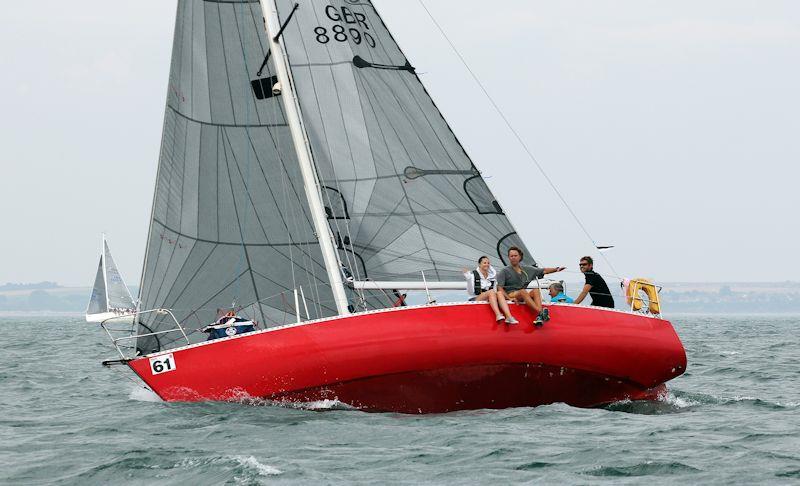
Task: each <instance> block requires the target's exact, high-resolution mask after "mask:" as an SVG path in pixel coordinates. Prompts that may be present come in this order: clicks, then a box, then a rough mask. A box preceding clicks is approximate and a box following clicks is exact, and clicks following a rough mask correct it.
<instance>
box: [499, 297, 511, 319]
mask: <svg viewBox="0 0 800 486" xmlns="http://www.w3.org/2000/svg"><path fill="white" fill-rule="evenodd" d="M506 300H507V297H506V294H505V293H503V292H499V293H498V294H497V304H498V306H499V307H500V310H501V311H503V315H505V316H506V319H507V318H509V317H511V309H509V308H508V302H506Z"/></svg>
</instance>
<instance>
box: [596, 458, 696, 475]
mask: <svg viewBox="0 0 800 486" xmlns="http://www.w3.org/2000/svg"><path fill="white" fill-rule="evenodd" d="M695 472H700V469H697V468H695V467H692V466H688V465H686V464H683V463H680V462H653V461H645V462H642V463H639V464H634V465H631V466H600V467H598V468H596V469H590V470H589V471H585V472H584V474H587V475H589V476H612V477H635V476H662V475H671V474H686V473H695Z"/></svg>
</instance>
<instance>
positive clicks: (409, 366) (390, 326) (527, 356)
mask: <svg viewBox="0 0 800 486" xmlns="http://www.w3.org/2000/svg"><path fill="white" fill-rule="evenodd" d="M512 312H513V313H514V315H515V316H516V317H517V318H518V319H519V320H520V322H521V323H520V324H518V325H515V326H507V325H505V324H496V323H494V322H493V313H492V312H491V310H490V308H489V306H488V305H486V304H485V303H483V304H473V303H463V304H441V305H430V306H417V307H406V308H398V309H389V310H385V311H375V312H369V313H363V314H355V315H352V316H347V317H337V318H331V319H323V320H319V321H312V322H309V323H304V324H301V325H293V326H287V327H283V328H276V329H269V330H266V331H261V332H256V333H251V334H244V335H242V336H236V337H232V338H223V339H219V340H216V341H211V342H207V343H201V344H195V345H192V346H187V347H184V348H178V349H174V350H170V351H168V352H166V353H157V354H154V355H151V356H148V357H143V358H138V359H136V360H133V361H131V362H130V363H129V365H130V367H131V368H132V369H133V370H134V371H135V372H136V373H137V374H138V375H139V376H140V377H141V378H142V379H143V380H144V381H145V382H146V383H147V384H148V385H149V386H150V387H151V388H152V389H153V391H155V392H156V393H157V394H158V395H159V396H160V397H161V398H163V399H164V400H169V401H173V400H175V401H199V400H238V399H242V398H248V397H252V398H266V399H273V400H291V401H299V402H309V401H316V400H320V399H338V400H339V401H341V402H343V403H346V404H350V405H352V406H355V407H358V408H361V409H365V410H382V411H395V412H404V413H430V412H447V411H453V410H465V409H477V408H505V407H518V406H534V405H541V404H546V403H553V402H565V403H568V404H571V405H575V406H581V407H589V406H596V405H601V404H605V403H611V402H614V401H619V400H623V399H634V400H636V399H651V398H655V397H656V396H657V395H658V394H659V393H662V392H663V391H664V389H665V387H664V385H663V384H664V383H665V382H666V381H668V380H670V379H672V378H674V377H676V376H678V375H680V374H681V373H683V372H684V370H685V369H686V354H685V352H684V349H683V345H682V344H681V342H680V339H679V338H678V336H677V334H676V333H675V331H674V329H673V328H672V325H671V324H670V323H669V321H665V320H662V319H655V318H652V317H647V316H643V315H639V314H631V313H626V312H619V311H614V310H608V309H600V308H596V307H594V308H593V307H580V306H572V305H552V306H550V315H551V320H550V321H549V322H548V323H546V324H545V325H544V326H543V327H541V328H536V327H534V326H533V325H532V324H531V322H532V320H533V316H532V315H531V313H530V312H529V311H528V309H527V308H524V307H521V306H513V305H512ZM167 353H172V355H173V359H174V365H175V369H174V370H173V371H169V372H165V373H160V374H153V372H152V370H151V364H150V358H153V357H157V356H163V355H165V354H167Z"/></svg>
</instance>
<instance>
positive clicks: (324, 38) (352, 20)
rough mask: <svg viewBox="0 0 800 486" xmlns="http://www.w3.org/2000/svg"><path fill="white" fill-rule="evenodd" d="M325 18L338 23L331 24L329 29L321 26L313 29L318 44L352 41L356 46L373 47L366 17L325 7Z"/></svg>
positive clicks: (345, 10) (373, 42) (340, 9)
mask: <svg viewBox="0 0 800 486" xmlns="http://www.w3.org/2000/svg"><path fill="white" fill-rule="evenodd" d="M325 16H326V17H328V18H329V19H331V20H332V21H334V22H340V23H338V24H333V26H332V27H331V28H330V29H328V28H327V27H323V26H321V25H320V26H318V27H314V35H315V36H316V38H317V42H319V43H320V44H327V43H328V42H330V41H331V40H335V41H338V42H347V41H348V40H349V39H352V41H353V42H355V43H356V44H358V45H360V44H361V43H362V42H363V43H365V44H366V45H368V46H370V47H373V48H374V47H375V38H374V37H372V36H371V35H370V33H369V32H367V31H368V30H370V28H369V25H368V24H367V16H366V15H364V14H363V13H361V12H353V11H352V10H350V9H349V8H347V7H341V8H336V7H334V6H333V5H328V6H327V7H325ZM342 24H344V25H342ZM345 26H346V27H345Z"/></svg>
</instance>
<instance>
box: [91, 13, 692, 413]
mask: <svg viewBox="0 0 800 486" xmlns="http://www.w3.org/2000/svg"><path fill="white" fill-rule="evenodd" d="M167 96H168V97H167V108H166V114H165V122H164V135H163V138H162V149H161V155H160V161H159V170H158V176H157V182H156V191H155V196H154V202H153V212H152V218H151V224H150V231H149V236H148V244H147V252H146V256H145V262H144V268H143V272H142V280H141V285H140V290H139V299H138V304H137V310H136V312H135V313H132V314H126V315H125V316H124V318H125V319H126V320H125V321H124V322H130V321H131V317H133V322H134V326H133V329H131V328H130V327H129V325H127V324H123V325H122V327H118V324H115V322H123V319H122V318H121V317H114V318H111V319H109V320H107V321H105V322H104V323H103V324H102V325H103V327H104V329H106V331H108V332H109V335H110V336H111V337H112V339H113V341H114V344H115V345H116V346H117V349H118V351H119V352H120V355H121V359H119V360H114V361H113V362H116V363H125V364H127V365H128V366H129V367H130V368H131V369H132V370H133V371H134V372H135V373H136V374H137V375H138V376H139V377H140V378H141V379H142V380H143V381H144V382H145V383H146V384H147V385H148V386H149V387H150V388H151V389H152V390H153V391H154V392H155V393H157V394H158V395H159V396H160V397H161V398H163V399H164V400H175V401H197V400H242V399H250V398H257V399H267V400H275V401H289V402H312V401H317V400H329V399H330V400H338V401H340V402H342V403H345V404H348V405H351V406H354V407H357V408H360V409H363V410H380V411H396V412H405V413H428V412H447V411H452V410H462V409H475V408H503V407H514V406H533V405H539V404H544V403H552V402H565V403H569V404H572V405H576V406H586V407H588V406H597V405H601V404H605V403H610V402H614V401H618V400H623V399H634V400H635V399H654V398H656V397H658V396H659V395H660V394H662V393H664V391H665V385H664V383H665V382H666V381H668V380H670V379H672V378H674V377H676V376H678V375H680V374H681V373H683V371H684V370H685V367H686V355H685V352H684V349H683V346H682V344H681V342H680V339H679V338H678V336H677V335H676V333H675V331H674V329H673V327H672V325H671V324H670V323H669V322H668V321H666V320H663V319H661V317H660V315H658V314H657V312H658V311H659V309H658V306H657V305H650V306H642V305H637V302H638V300H637V299H638V298H639V297H638V295H632V298H633V299H634V300H633V302H634V305H633V306H632V307H631V309H630V310H628V311H620V310H614V309H605V308H597V307H582V306H576V305H570V304H546V305H547V306H548V309H549V311H550V317H551V318H550V320H549V321H548V322H546V323H545V325H544V326H541V327H537V326H534V325H533V320H534V318H535V316H534V315H532V313H531V312H530V310H529V309H528V308H527V307H525V306H521V305H516V304H511V313H512V314H513V316H514V317H516V318H517V319H518V320H519V321H520V322H519V324H514V325H511V324H505V323H502V322H497V321H495V319H494V317H495V316H494V313H493V312H492V311H491V310H490V307H489V305H488V304H487V303H485V302H461V303H443V304H436V303H434V302H433V301H432V300H431V299H430V294H428V295H429V298H428V303H427V304H424V305H414V306H406V305H405V302H404V294H403V292H404V291H407V290H425V291H426V292H428V293H429V292H430V291H432V290H445V289H458V288H461V289H463V288H464V287H465V286H466V285H468V284H466V283H465V282H464V280H463V277H462V270H461V269H462V268H463V267H464V266H468V265H471V264H472V263H473V262H475V261H477V260H478V258H479V257H480V256H481V255H492V258H497V259H499V260H500V261H502V262H503V263H505V260H504V259H505V257H506V254H507V250H508V249H509V248H510V247H518V248H521V249H523V250H524V252H525V254H526V255H530V251H528V248H527V247H526V246H525V242H524V241H523V240H522V238H520V237H519V235H518V234H517V233H516V231H515V230H514V227H513V226H512V224H511V222H510V220H509V218H508V216H507V215H506V213H505V211H504V210H503V208H502V206H501V205H500V204H499V202H498V201H497V199H496V198H495V197H494V195H493V194H492V191H491V190H490V189H489V187H488V186H487V185H486V183H485V182H484V180H483V178H482V176H481V173H480V172H479V171H478V169H477V168H476V166H475V165H474V164H473V162H472V160H471V159H470V158H469V156H468V155H467V154H466V152H465V151H464V149H463V148H462V146H461V145H460V143H459V142H458V140H457V139H456V138H455V135H454V134H453V133H452V131H451V130H450V128H449V126H448V125H447V122H446V121H445V120H444V118H443V117H442V116H441V114H440V113H439V111H438V109H437V108H436V105H434V104H433V102H432V101H431V99H430V97H429V95H428V93H427V91H426V90H425V88H424V87H423V85H422V83H421V82H420V80H419V78H418V77H417V75H416V70H415V68H414V67H413V66H412V65H411V63H410V62H409V61H408V60H407V59H406V58H405V56H404V55H403V53H402V52H401V51H400V49H399V47H398V46H397V44H396V43H395V41H394V39H393V38H392V36H391V34H390V33H389V31H388V29H387V28H386V26H385V25H384V24H383V21H382V20H381V18H380V16H379V15H378V13H377V12H376V11H375V9H374V7H373V6H372V4H371V3H370V2H369V1H368V0H328V1H326V0H312V1H308V2H304V3H302V4H296V3H293V2H291V1H286V0H277V1H275V0H262V1H260V2H252V1H250V0H242V1H236V0H230V1H227V2H221V3H220V2H215V3H208V2H200V1H195V0H179V2H178V20H177V23H176V33H175V44H174V50H173V58H172V69H171V74H170V90H169V92H168V95H167ZM527 258H528V261H526V263H528V264H532V265H536V262H535V261H531V257H530V256H528V257H527ZM460 279H461V280H460ZM533 285H534V287H538V282H537V283H534V284H533ZM653 288H654V287H653ZM648 289H649V287H648ZM651 297H652V295H651ZM655 298H657V295H655ZM634 308H635V309H637V310H636V311H634ZM228 310H230V311H231V313H232V314H235V315H230V316H224V315H225V314H226V311H228ZM654 311H655V313H654ZM221 315H222V316H223V317H222V318H220V316H221ZM115 326H117V327H115ZM209 335H210V337H211V339H209ZM107 363H108V364H110V363H112V361H109V362H107Z"/></svg>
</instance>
